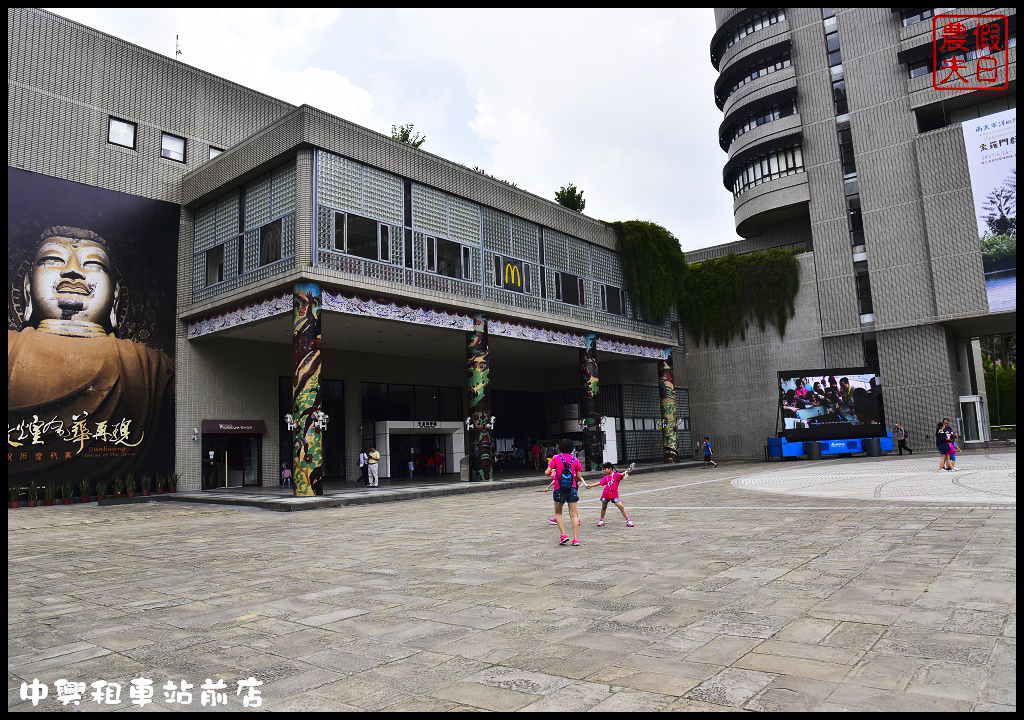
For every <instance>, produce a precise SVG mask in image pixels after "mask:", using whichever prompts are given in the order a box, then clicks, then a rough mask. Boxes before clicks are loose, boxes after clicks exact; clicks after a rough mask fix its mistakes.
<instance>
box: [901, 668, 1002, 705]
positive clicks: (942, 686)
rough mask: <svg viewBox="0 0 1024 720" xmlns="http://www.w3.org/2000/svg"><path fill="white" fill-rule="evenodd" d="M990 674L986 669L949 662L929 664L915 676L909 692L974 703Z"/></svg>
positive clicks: (908, 687) (908, 688)
mask: <svg viewBox="0 0 1024 720" xmlns="http://www.w3.org/2000/svg"><path fill="white" fill-rule="evenodd" d="M988 676H989V674H988V672H987V671H986V670H985V668H980V667H972V666H969V665H967V666H965V665H958V664H955V663H948V662H927V663H925V664H924V665H923V666H922V667H921V669H920V670H918V671H917V673H916V674H915V675H914V678H913V679H912V680H911V681H910V685H908V686H907V692H908V693H913V694H915V695H928V696H930V697H936V698H951V699H953V700H964V701H966V702H974V701H975V700H977V699H978V695H979V693H980V692H981V688H982V685H983V684H984V682H985V680H986V679H987V678H988Z"/></svg>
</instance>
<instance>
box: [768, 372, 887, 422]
mask: <svg viewBox="0 0 1024 720" xmlns="http://www.w3.org/2000/svg"><path fill="white" fill-rule="evenodd" d="M779 408H780V412H781V414H782V425H783V434H784V436H785V437H786V439H787V440H838V439H840V438H861V437H885V434H886V429H885V416H884V414H883V411H882V382H881V378H880V377H879V376H878V375H877V374H876V373H873V372H871V371H870V370H869V369H868V368H830V369H825V370H822V369H817V370H783V371H780V372H779Z"/></svg>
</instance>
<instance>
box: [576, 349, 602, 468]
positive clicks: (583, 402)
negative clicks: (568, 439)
mask: <svg viewBox="0 0 1024 720" xmlns="http://www.w3.org/2000/svg"><path fill="white" fill-rule="evenodd" d="M599 390H600V386H599V382H598V370H597V336H596V335H588V336H587V347H586V348H583V349H581V350H580V420H581V421H582V423H583V452H584V458H585V462H584V466H585V468H586V469H587V470H600V469H601V465H602V464H603V463H604V443H603V442H602V441H601V412H600V411H599V410H598V405H597V394H598V391H599Z"/></svg>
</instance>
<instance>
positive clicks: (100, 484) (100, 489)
mask: <svg viewBox="0 0 1024 720" xmlns="http://www.w3.org/2000/svg"><path fill="white" fill-rule="evenodd" d="M106 494H107V481H106V480H103V479H102V478H101V479H99V480H97V481H96V497H97V498H98V497H99V496H100V495H106Z"/></svg>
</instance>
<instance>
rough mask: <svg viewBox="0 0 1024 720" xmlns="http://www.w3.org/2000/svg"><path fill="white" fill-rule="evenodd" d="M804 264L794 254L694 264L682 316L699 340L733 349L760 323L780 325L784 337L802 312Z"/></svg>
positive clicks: (774, 253) (731, 257)
mask: <svg viewBox="0 0 1024 720" xmlns="http://www.w3.org/2000/svg"><path fill="white" fill-rule="evenodd" d="M799 289H800V261H799V260H797V259H796V254H795V253H794V252H792V251H790V250H779V249H771V250H763V251H761V252H755V253H746V254H744V255H735V254H732V253H730V254H729V255H725V256H724V257H720V258H712V259H710V260H705V261H703V262H701V263H698V264H695V265H690V266H689V274H688V276H687V278H686V281H685V283H684V287H683V288H682V290H681V295H682V298H681V302H680V305H679V316H680V318H682V320H683V323H684V324H685V326H686V328H687V329H688V330H689V331H690V335H691V337H692V338H693V340H694V342H695V343H697V344H698V345H702V344H705V343H708V342H711V341H714V343H715V345H717V346H720V347H721V346H723V345H728V344H729V343H730V342H731V341H732V340H733V338H735V337H737V336H739V337H740V338H741V339H743V340H745V339H746V337H747V326H748V324H749V323H750V322H751V321H756V322H757V326H758V328H760V329H761V330H762V331H763V330H764V329H765V328H766V327H767V326H768V325H769V324H771V325H774V326H775V328H776V329H777V330H778V331H779V336H780V337H785V336H786V326H787V325H788V324H789V321H790V319H791V318H792V317H793V316H794V315H795V314H796V294H797V292H798V291H799Z"/></svg>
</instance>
